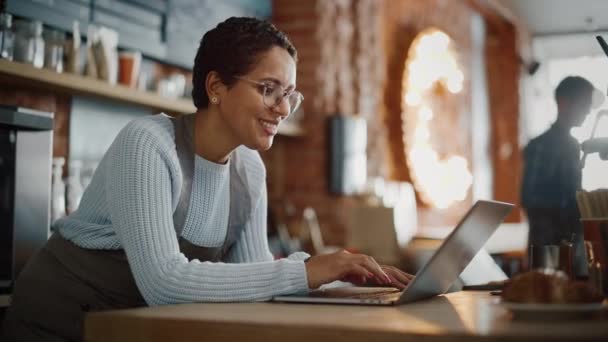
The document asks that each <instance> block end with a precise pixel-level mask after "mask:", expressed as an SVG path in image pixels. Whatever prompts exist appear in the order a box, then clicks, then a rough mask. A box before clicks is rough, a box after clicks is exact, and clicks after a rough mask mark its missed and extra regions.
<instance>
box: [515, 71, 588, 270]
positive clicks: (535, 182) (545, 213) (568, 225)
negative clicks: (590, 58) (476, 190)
mask: <svg viewBox="0 0 608 342" xmlns="http://www.w3.org/2000/svg"><path fill="white" fill-rule="evenodd" d="M594 89H595V88H594V87H593V85H592V84H591V83H590V82H589V81H587V80H586V79H584V78H582V77H578V76H569V77H566V78H565V79H563V80H562V81H561V82H560V83H559V85H558V86H557V88H556V89H555V101H556V102H557V111H558V113H557V120H556V121H555V122H554V123H553V125H552V126H551V128H549V129H548V130H547V131H546V132H544V133H543V134H541V135H540V136H538V137H536V138H534V139H532V140H531V141H530V142H529V144H528V145H527V146H526V147H525V149H524V173H523V182H522V206H523V207H524V209H525V210H526V213H527V216H528V221H529V224H530V233H529V239H528V245H529V246H544V245H559V244H560V243H561V242H562V241H563V240H566V241H569V242H572V243H573V244H574V260H575V261H574V265H573V271H574V274H575V275H576V276H581V275H585V274H586V263H585V253H584V247H583V242H582V228H581V225H580V222H579V219H580V215H579V212H578V208H577V205H576V191H577V190H579V189H580V188H581V168H580V145H579V143H578V141H576V139H575V138H574V137H572V136H571V135H570V130H571V129H572V127H578V126H580V125H581V124H582V123H583V121H584V120H585V117H586V116H587V114H589V111H590V109H591V102H592V95H593V91H594Z"/></svg>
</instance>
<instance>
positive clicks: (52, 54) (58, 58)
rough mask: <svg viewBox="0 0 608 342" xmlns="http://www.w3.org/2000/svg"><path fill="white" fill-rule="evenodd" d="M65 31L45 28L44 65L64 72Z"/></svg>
mask: <svg viewBox="0 0 608 342" xmlns="http://www.w3.org/2000/svg"><path fill="white" fill-rule="evenodd" d="M64 44H65V33H64V32H62V31H58V30H52V29H48V28H47V29H45V30H44V67H45V68H46V69H51V70H53V71H56V72H59V73H61V72H63V52H64V51H63V48H64Z"/></svg>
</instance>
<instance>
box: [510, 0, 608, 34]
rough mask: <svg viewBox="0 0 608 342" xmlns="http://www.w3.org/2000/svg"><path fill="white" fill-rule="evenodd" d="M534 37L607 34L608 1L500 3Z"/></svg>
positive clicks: (571, 0) (533, 0) (551, 0)
mask: <svg viewBox="0 0 608 342" xmlns="http://www.w3.org/2000/svg"><path fill="white" fill-rule="evenodd" d="M499 2H500V3H501V4H503V5H505V6H507V7H508V8H510V9H511V10H512V11H513V12H514V14H516V15H518V16H519V17H520V18H522V19H523V20H524V22H525V23H526V24H527V26H528V28H529V29H530V31H531V33H532V35H534V36H545V35H559V34H570V33H583V32H589V31H598V30H599V31H608V0H499Z"/></svg>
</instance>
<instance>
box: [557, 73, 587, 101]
mask: <svg viewBox="0 0 608 342" xmlns="http://www.w3.org/2000/svg"><path fill="white" fill-rule="evenodd" d="M593 89H595V87H594V86H593V84H591V82H589V81H587V79H585V78H583V77H580V76H568V77H566V78H564V79H563V80H562V81H561V82H559V85H558V86H557V88H555V100H558V99H565V100H573V99H576V98H578V97H581V96H584V95H589V96H591V95H592V94H593Z"/></svg>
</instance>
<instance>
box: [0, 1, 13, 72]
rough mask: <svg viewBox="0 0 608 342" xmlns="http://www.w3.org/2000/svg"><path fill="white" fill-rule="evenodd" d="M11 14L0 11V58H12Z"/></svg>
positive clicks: (10, 59)
mask: <svg viewBox="0 0 608 342" xmlns="http://www.w3.org/2000/svg"><path fill="white" fill-rule="evenodd" d="M14 42H15V34H14V33H13V16H12V15H10V14H9V13H6V12H2V13H0V58H3V59H8V60H9V61H12V60H13V45H14Z"/></svg>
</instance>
